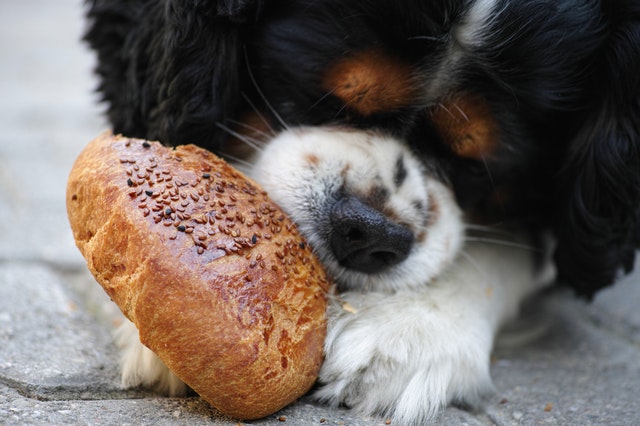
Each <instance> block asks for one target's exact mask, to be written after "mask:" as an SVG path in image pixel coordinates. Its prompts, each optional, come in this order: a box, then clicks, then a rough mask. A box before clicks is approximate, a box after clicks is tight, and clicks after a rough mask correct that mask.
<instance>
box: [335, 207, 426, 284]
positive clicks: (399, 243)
mask: <svg viewBox="0 0 640 426" xmlns="http://www.w3.org/2000/svg"><path fill="white" fill-rule="evenodd" d="M330 219H331V227H332V228H331V235H330V237H329V243H330V245H331V250H333V253H334V255H335V256H336V258H337V260H338V262H339V263H340V265H342V266H344V267H345V268H349V269H353V270H356V271H360V272H366V273H369V274H373V273H376V272H381V271H383V270H384V269H386V268H388V267H390V266H393V265H396V264H398V263H400V262H402V261H403V260H405V259H406V258H407V256H408V255H409V251H410V250H411V246H412V245H413V238H414V237H413V233H412V232H411V230H410V229H409V228H407V227H406V226H403V225H399V224H397V223H394V222H392V221H391V220H389V219H388V218H387V217H386V216H385V215H383V214H382V213H381V212H379V211H378V210H376V209H374V208H372V207H371V206H369V205H367V204H366V203H363V202H362V201H360V200H359V199H358V198H356V197H353V196H347V197H344V198H341V199H340V200H338V201H337V202H336V203H335V204H334V205H333V207H332V209H331V216H330Z"/></svg>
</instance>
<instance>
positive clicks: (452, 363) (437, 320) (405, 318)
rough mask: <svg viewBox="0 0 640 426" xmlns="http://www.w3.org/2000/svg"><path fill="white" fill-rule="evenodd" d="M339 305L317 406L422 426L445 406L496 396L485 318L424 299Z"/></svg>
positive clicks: (379, 298)
mask: <svg viewBox="0 0 640 426" xmlns="http://www.w3.org/2000/svg"><path fill="white" fill-rule="evenodd" d="M341 298H342V301H341V302H334V303H333V304H332V306H331V308H330V310H329V331H328V336H327V340H326V344H325V351H326V358H325V362H324V364H323V366H322V369H321V371H320V375H319V382H320V384H321V387H320V389H319V390H318V391H317V393H316V394H315V396H316V398H318V399H319V400H321V401H323V402H325V403H329V404H332V405H346V406H348V407H350V408H352V409H354V410H356V411H358V412H360V413H363V414H367V415H382V416H388V417H392V418H393V419H394V424H403V425H405V424H406V425H422V424H425V423H428V422H429V421H431V420H433V418H434V417H435V416H436V415H437V414H438V412H439V411H440V410H441V409H442V408H444V407H445V406H446V405H447V404H450V403H456V404H461V405H465V406H468V407H473V408H476V407H478V406H479V405H481V401H482V399H483V397H484V396H485V395H487V394H489V393H490V392H491V391H492V390H493V387H492V383H491V379H490V376H489V357H490V351H491V346H492V339H493V332H492V325H491V324H489V323H488V321H487V322H485V323H483V321H482V316H478V315H474V314H473V312H460V311H458V310H457V309H454V308H455V306H449V305H447V303H446V302H447V299H448V297H444V298H442V299H441V300H434V299H433V298H431V297H430V295H429V294H428V293H415V292H412V293H409V292H407V293H402V292H399V293H396V294H393V295H388V294H381V293H368V294H359V293H345V294H344V295H342V297H341ZM443 302H445V303H443ZM470 311H473V308H471V309H470Z"/></svg>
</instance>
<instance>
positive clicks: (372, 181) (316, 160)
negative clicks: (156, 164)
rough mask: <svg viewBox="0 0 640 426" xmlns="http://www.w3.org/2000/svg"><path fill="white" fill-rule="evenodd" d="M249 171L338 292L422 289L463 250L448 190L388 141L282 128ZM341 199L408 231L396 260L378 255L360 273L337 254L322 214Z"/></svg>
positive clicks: (364, 134)
mask: <svg viewBox="0 0 640 426" xmlns="http://www.w3.org/2000/svg"><path fill="white" fill-rule="evenodd" d="M399 162H401V163H402V164H401V166H402V167H401V171H402V173H401V177H402V179H399V178H398V175H399V173H398V169H399ZM394 170H395V171H394ZM250 174H251V176H252V178H254V179H255V180H256V181H257V182H258V183H260V184H261V185H262V186H263V187H264V188H265V189H266V190H267V192H268V193H269V195H270V196H271V198H272V199H273V200H274V201H275V202H276V203H278V204H279V205H280V207H282V208H283V210H284V211H286V212H287V213H288V214H289V215H290V216H291V217H292V219H293V221H294V222H295V223H296V224H297V225H298V227H299V229H300V232H301V233H302V234H303V235H304V236H305V238H306V239H307V240H308V242H309V243H310V244H311V246H312V247H313V249H314V250H315V252H316V253H317V255H318V256H319V258H320V260H321V261H322V263H323V265H324V266H325V268H326V269H327V271H328V272H329V274H330V275H331V276H332V277H333V278H334V280H335V282H336V284H337V286H338V288H339V289H341V290H366V291H392V290H400V289H411V288H416V287H422V286H424V285H425V284H426V283H428V282H429V281H431V280H432V279H433V278H434V277H436V276H438V275H439V274H440V273H442V271H443V270H444V269H445V268H446V267H447V266H448V265H449V264H450V263H451V262H452V261H453V259H454V258H455V257H456V256H457V255H458V253H459V252H460V250H461V246H462V242H463V239H464V238H463V234H464V225H463V222H462V219H461V218H462V215H461V212H460V210H459V208H458V206H457V204H456V202H455V199H454V196H453V194H452V193H451V190H450V189H449V188H448V187H447V186H446V185H445V184H444V183H442V182H440V181H439V180H438V179H436V178H435V177H434V176H432V175H430V174H428V173H427V172H426V169H425V167H424V166H423V164H422V163H421V162H420V161H419V160H417V159H416V158H415V156H414V155H413V154H412V153H411V151H410V150H409V149H407V148H406V147H405V145H404V143H403V142H402V141H401V140H398V139H396V138H394V137H391V136H388V135H383V134H379V133H375V132H367V131H359V130H350V129H344V128H331V127H325V128H297V129H293V130H287V131H285V132H283V133H281V134H279V135H278V136H276V137H275V138H274V139H273V140H271V141H269V143H268V144H266V145H265V147H264V150H262V151H261V152H260V153H259V154H258V155H257V157H256V159H255V163H254V165H253V166H252V168H251V171H250ZM345 194H348V195H349V196H355V197H357V198H358V199H362V200H364V201H365V202H367V203H370V204H371V205H373V206H375V208H376V209H377V210H379V211H380V212H381V213H382V214H383V215H384V216H385V217H387V218H389V219H390V220H392V221H393V222H394V223H397V224H400V225H402V226H403V227H404V228H406V229H408V230H409V231H410V232H411V235H412V239H413V243H412V245H411V248H410V250H408V252H407V253H406V254H405V255H403V260H402V261H394V262H389V264H385V263H386V262H387V260H386V259H385V258H384V257H381V258H380V259H379V262H380V265H376V267H375V268H372V269H374V270H372V271H362V270H360V269H359V268H354V267H352V266H351V265H350V264H349V259H345V258H342V259H340V258H338V257H337V255H336V253H335V250H333V249H332V247H331V244H330V240H331V232H333V230H332V223H331V219H330V216H331V215H330V214H329V213H328V212H329V211H330V209H331V206H332V205H333V204H334V203H336V201H338V200H340V198H341V197H345ZM404 256H406V257H404Z"/></svg>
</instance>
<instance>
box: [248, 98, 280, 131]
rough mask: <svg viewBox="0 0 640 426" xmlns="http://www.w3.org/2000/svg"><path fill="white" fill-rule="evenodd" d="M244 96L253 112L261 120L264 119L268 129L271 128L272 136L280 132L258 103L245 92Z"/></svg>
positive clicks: (263, 121)
mask: <svg viewBox="0 0 640 426" xmlns="http://www.w3.org/2000/svg"><path fill="white" fill-rule="evenodd" d="M242 97H243V98H244V100H245V102H247V103H248V104H249V106H250V107H251V109H252V110H253V112H254V113H255V114H256V115H257V116H258V118H259V119H260V121H262V123H263V124H264V125H265V127H266V128H267V129H269V132H270V136H271V137H275V136H276V135H277V134H278V132H277V131H276V130H275V129H274V128H273V126H272V125H271V123H270V122H269V120H267V118H266V117H265V116H264V114H262V112H261V111H260V110H259V109H258V107H257V106H256V104H255V103H254V102H253V101H252V100H251V99H250V98H249V96H247V94H246V93H244V92H243V93H242Z"/></svg>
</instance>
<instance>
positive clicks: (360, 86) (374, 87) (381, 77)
mask: <svg viewBox="0 0 640 426" xmlns="http://www.w3.org/2000/svg"><path fill="white" fill-rule="evenodd" d="M414 73H415V69H414V68H413V66H411V65H410V64H407V63H405V62H402V61H401V60H399V59H397V58H395V57H393V56H391V55H389V54H387V53H384V52H382V51H380V50H377V49H372V50H367V51H363V52H359V53H356V54H354V55H353V56H350V57H348V58H346V59H343V60H341V61H340V62H338V63H336V64H334V65H333V66H331V67H330V68H329V70H328V72H327V73H326V74H325V76H324V80H323V85H324V88H325V89H326V90H327V91H329V92H331V93H332V94H333V95H334V96H336V97H338V98H339V99H341V100H342V101H343V102H344V103H345V105H346V107H347V108H348V109H351V110H354V111H356V112H358V113H360V114H361V115H363V116H365V117H366V116H370V115H372V114H376V113H381V112H386V111H392V110H396V109H399V108H402V107H406V106H409V105H411V104H413V103H415V102H416V100H417V98H418V85H417V84H416V83H415V81H414Z"/></svg>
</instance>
